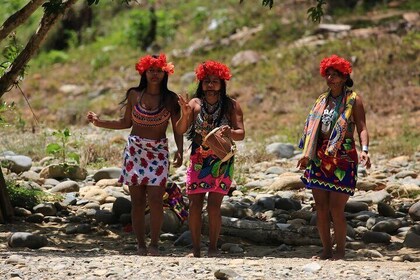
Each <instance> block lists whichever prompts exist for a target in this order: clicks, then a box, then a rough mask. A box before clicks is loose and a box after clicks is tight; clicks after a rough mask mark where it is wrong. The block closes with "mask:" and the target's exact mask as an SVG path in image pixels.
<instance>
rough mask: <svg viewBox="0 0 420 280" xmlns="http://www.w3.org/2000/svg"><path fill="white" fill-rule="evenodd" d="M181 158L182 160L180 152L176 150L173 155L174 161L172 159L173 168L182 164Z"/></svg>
mask: <svg viewBox="0 0 420 280" xmlns="http://www.w3.org/2000/svg"><path fill="white" fill-rule="evenodd" d="M182 160H183V155H182V152H180V151H176V153H175V156H174V161H173V163H172V165H173V166H174V167H175V168H178V167H180V166H181V165H182Z"/></svg>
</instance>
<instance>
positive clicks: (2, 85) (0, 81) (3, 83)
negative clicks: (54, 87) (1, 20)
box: [0, 0, 77, 98]
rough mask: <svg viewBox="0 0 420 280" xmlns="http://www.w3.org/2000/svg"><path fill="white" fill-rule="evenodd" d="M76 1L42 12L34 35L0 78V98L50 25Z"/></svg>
mask: <svg viewBox="0 0 420 280" xmlns="http://www.w3.org/2000/svg"><path fill="white" fill-rule="evenodd" d="M76 2H77V0H68V1H67V2H66V3H64V4H63V9H61V11H60V12H58V13H53V14H48V13H44V15H43V17H42V19H41V23H40V25H39V27H38V30H37V31H36V32H35V34H34V35H32V37H31V39H29V41H28V43H27V44H26V46H25V48H24V49H23V50H22V51H21V53H20V54H19V55H18V57H16V59H15V60H14V61H13V63H12V65H11V66H10V67H9V68H8V69H7V70H6V72H5V73H4V75H3V76H2V77H1V78H0V98H1V97H2V96H3V95H4V94H5V93H6V92H7V91H9V90H10V89H11V87H12V86H13V84H14V83H15V81H16V79H17V78H18V77H19V75H20V73H21V72H22V70H23V69H24V67H25V66H26V64H27V63H28V61H29V60H30V59H31V58H32V56H33V55H34V54H35V53H36V51H37V50H38V49H39V47H40V45H41V43H42V41H43V40H44V39H45V37H46V36H47V34H48V31H50V29H51V27H52V26H53V25H54V24H55V23H56V22H57V20H58V18H59V17H60V16H62V15H63V14H64V12H65V11H67V9H68V8H70V7H71V6H72V5H73V4H74V3H76Z"/></svg>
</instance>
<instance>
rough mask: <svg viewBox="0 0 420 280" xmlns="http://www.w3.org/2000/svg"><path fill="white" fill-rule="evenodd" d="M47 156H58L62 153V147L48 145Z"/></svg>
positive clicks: (54, 144)
mask: <svg viewBox="0 0 420 280" xmlns="http://www.w3.org/2000/svg"><path fill="white" fill-rule="evenodd" d="M46 151H47V154H53V155H55V154H57V153H59V152H60V151H61V146H60V145H59V144H57V143H51V144H48V145H47V148H46Z"/></svg>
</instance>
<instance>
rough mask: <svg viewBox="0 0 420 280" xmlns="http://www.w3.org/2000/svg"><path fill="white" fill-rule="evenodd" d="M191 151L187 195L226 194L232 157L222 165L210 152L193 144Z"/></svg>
mask: <svg viewBox="0 0 420 280" xmlns="http://www.w3.org/2000/svg"><path fill="white" fill-rule="evenodd" d="M191 149H192V151H191V156H190V164H189V166H188V169H187V194H199V193H206V192H217V193H222V194H227V193H228V192H229V188H230V186H231V184H232V178H233V163H234V157H232V158H230V159H229V160H228V161H226V162H223V163H222V162H221V161H220V159H219V158H217V157H216V156H215V155H214V154H213V151H212V150H205V149H204V148H203V147H202V146H199V145H198V144H196V143H194V142H193V144H192V148H191Z"/></svg>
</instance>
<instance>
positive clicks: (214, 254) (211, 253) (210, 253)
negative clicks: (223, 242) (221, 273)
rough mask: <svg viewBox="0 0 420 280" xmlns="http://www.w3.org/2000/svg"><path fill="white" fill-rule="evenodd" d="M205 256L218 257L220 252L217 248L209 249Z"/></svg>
mask: <svg viewBox="0 0 420 280" xmlns="http://www.w3.org/2000/svg"><path fill="white" fill-rule="evenodd" d="M207 256H208V257H209V258H215V257H220V252H219V250H217V249H209V251H208V253H207Z"/></svg>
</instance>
